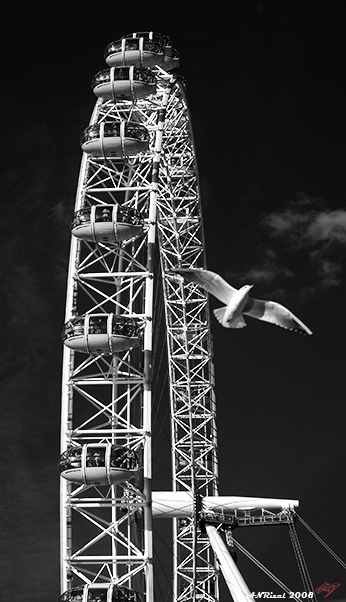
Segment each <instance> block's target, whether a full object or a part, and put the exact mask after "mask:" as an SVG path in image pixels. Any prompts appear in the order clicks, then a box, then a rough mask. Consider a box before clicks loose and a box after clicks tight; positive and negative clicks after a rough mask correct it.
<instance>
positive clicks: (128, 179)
mask: <svg viewBox="0 0 346 602" xmlns="http://www.w3.org/2000/svg"><path fill="white" fill-rule="evenodd" d="M155 74H156V76H157V90H156V93H155V95H152V96H150V97H149V98H148V99H145V100H137V101H136V103H131V102H127V101H122V102H120V103H119V102H117V103H114V102H113V101H107V100H101V99H99V100H98V101H97V103H96V106H95V110H94V112H93V115H92V118H91V121H90V124H96V123H100V122H102V121H107V122H109V121H115V122H116V121H123V120H131V121H138V122H140V123H142V124H143V125H145V126H146V128H147V129H148V130H149V132H150V148H149V152H142V153H140V154H138V155H134V156H129V157H125V158H123V159H121V160H119V159H114V158H110V157H103V156H102V157H92V156H89V155H86V154H85V153H84V154H83V158H82V164H81V170H80V178H79V184H78V189H77V195H76V204H75V211H78V210H79V209H81V208H83V207H86V206H91V205H103V204H111V203H121V204H122V205H123V204H127V205H129V206H130V207H134V208H137V209H139V210H140V211H141V212H142V215H143V216H144V218H145V222H146V226H145V233H144V235H143V236H142V237H140V238H138V239H134V240H130V241H126V242H125V243H122V245H121V246H115V245H112V244H106V243H98V244H96V243H92V242H87V241H80V240H77V239H76V238H74V237H72V241H71V253H70V264H69V266H70V267H69V275H68V290H67V302H66V321H68V320H69V319H70V318H71V317H72V316H73V315H75V314H77V315H83V316H84V315H85V316H88V315H90V314H93V313H102V312H104V313H119V314H121V315H127V316H134V315H136V316H139V317H141V318H142V320H143V337H142V340H141V343H140V346H137V347H134V348H132V349H130V350H127V351H124V352H120V353H117V354H116V355H113V356H112V355H105V354H99V355H82V354H78V353H76V352H74V351H72V350H71V349H69V348H67V347H65V348H64V360H63V385H62V419H61V422H62V427H61V451H62V452H64V451H65V450H66V449H67V447H68V446H71V445H72V446H73V445H82V444H85V443H105V442H107V443H112V444H116V445H127V446H129V447H131V448H133V449H135V450H136V451H137V452H139V454H140V456H141V459H142V466H143V472H142V473H141V475H140V476H139V477H138V478H137V479H136V480H134V481H131V482H128V483H125V484H124V485H123V486H114V485H113V486H109V487H105V486H103V487H101V486H91V485H74V484H71V483H69V482H67V481H66V480H64V479H61V558H62V561H61V590H62V591H66V590H67V589H68V588H69V587H71V586H72V585H75V583H72V578H74V579H75V580H77V581H78V582H79V583H82V584H83V583H87V584H89V583H93V584H94V583H95V584H96V583H108V582H112V583H117V584H119V585H126V586H129V587H133V588H134V589H137V590H139V591H144V592H145V593H146V600H147V602H151V601H152V600H153V570H152V568H153V567H152V558H153V551H152V524H151V521H152V518H151V508H150V500H151V486H150V483H151V391H150V366H149V364H150V353H151V340H152V288H153V281H154V273H153V269H154V268H153V263H152V261H151V259H150V257H151V255H152V252H151V251H150V247H151V245H153V244H154V241H155V231H156V206H158V232H159V245H160V257H161V267H162V281H163V295H164V302H165V311H166V329H167V346H168V356H169V367H170V368H169V370H170V373H169V376H170V378H169V380H170V398H171V418H172V449H173V452H172V453H173V456H172V458H173V461H172V466H173V475H172V476H173V489H174V490H184V491H186V490H187V491H189V492H191V494H192V496H193V497H194V499H195V500H196V504H195V506H196V512H195V516H194V517H193V518H191V519H186V520H185V522H184V523H182V521H179V520H177V519H174V550H173V557H174V563H175V566H174V575H175V594H174V596H175V599H179V600H188V599H189V600H191V599H193V600H196V599H200V598H202V597H203V599H205V600H210V601H213V600H215V599H218V587H217V569H216V567H215V561H214V559H213V555H212V553H211V548H210V544H209V542H208V540H207V538H206V536H205V535H203V534H202V533H201V532H200V531H199V529H198V523H197V512H198V500H199V496H205V495H216V494H217V453H216V452H217V449H216V427H215V399H214V375H213V364H212V349H211V340H210V329H209V311H208V303H207V298H206V295H205V293H204V292H203V291H201V290H199V289H198V288H197V287H196V286H194V285H191V284H186V283H184V282H183V281H182V279H181V278H180V277H176V276H173V275H172V273H171V269H172V268H174V267H181V266H183V267H189V266H194V267H197V266H198V267H203V266H204V265H205V259H204V245H203V233H202V214H201V204H200V198H199V187H198V178H197V168H196V158H195V151H194V145H193V139H192V132H191V128H190V120H189V113H188V108H187V105H186V101H185V96H184V89H183V86H182V85H181V83H180V82H179V81H178V79H177V78H176V77H175V76H172V75H170V74H168V73H167V72H165V71H164V70H162V69H161V68H159V67H157V68H155ZM159 164H160V170H159V176H158V178H157V168H158V166H159ZM148 250H149V252H148Z"/></svg>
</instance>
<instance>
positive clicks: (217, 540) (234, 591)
mask: <svg viewBox="0 0 346 602" xmlns="http://www.w3.org/2000/svg"><path fill="white" fill-rule="evenodd" d="M206 530H207V533H208V537H209V539H210V543H211V545H212V547H213V550H214V552H215V555H216V557H217V559H218V561H219V563H220V567H221V571H222V574H223V576H224V578H225V581H226V583H227V587H228V589H229V591H230V594H231V596H232V598H233V601H234V602H250V601H251V600H253V596H252V594H251V592H250V590H249V588H248V586H247V585H246V583H245V581H244V578H243V576H242V574H241V573H240V571H239V569H238V567H237V565H236V563H235V562H234V560H233V558H232V556H231V555H230V553H229V550H228V548H227V546H226V545H225V543H224V542H223V539H222V537H221V535H220V533H219V532H218V530H217V529H216V527H214V526H212V525H206Z"/></svg>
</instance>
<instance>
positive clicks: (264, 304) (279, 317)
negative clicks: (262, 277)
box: [243, 298, 312, 334]
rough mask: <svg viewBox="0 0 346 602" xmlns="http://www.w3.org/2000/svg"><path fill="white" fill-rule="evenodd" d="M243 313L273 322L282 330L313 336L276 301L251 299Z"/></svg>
mask: <svg viewBox="0 0 346 602" xmlns="http://www.w3.org/2000/svg"><path fill="white" fill-rule="evenodd" d="M243 313H244V314H246V315H248V316H251V318H257V320H264V321H265V322H271V323H272V324H276V326H281V327H282V328H287V329H289V330H298V331H300V332H302V333H304V334H312V332H311V330H310V329H309V328H308V327H307V326H305V324H304V323H303V322H302V321H301V320H299V318H297V317H296V316H295V315H294V314H293V313H292V312H291V311H290V310H289V309H287V308H286V307H284V306H283V305H280V303H276V302H275V301H261V300H260V299H253V298H249V300H248V302H247V304H246V306H245V307H244V309H243Z"/></svg>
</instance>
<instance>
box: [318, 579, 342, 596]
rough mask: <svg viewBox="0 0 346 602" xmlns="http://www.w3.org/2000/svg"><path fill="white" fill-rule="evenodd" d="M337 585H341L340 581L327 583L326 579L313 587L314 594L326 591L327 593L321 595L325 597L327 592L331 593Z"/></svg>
mask: <svg viewBox="0 0 346 602" xmlns="http://www.w3.org/2000/svg"><path fill="white" fill-rule="evenodd" d="M339 585H341V583H328V582H327V581H325V582H324V583H322V585H320V586H319V587H317V588H316V589H315V592H316V594H320V593H321V592H327V594H326V595H325V596H323V598H327V596H329V594H331V593H332V592H333V591H334V590H335V589H336V588H337V587H339Z"/></svg>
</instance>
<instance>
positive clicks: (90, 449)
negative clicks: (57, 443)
mask: <svg viewBox="0 0 346 602" xmlns="http://www.w3.org/2000/svg"><path fill="white" fill-rule="evenodd" d="M138 469H139V460H138V455H137V454H136V452H135V451H134V450H133V449H130V448H129V447H125V446H123V445H119V446H116V445H111V444H110V443H98V444H95V443H93V444H86V445H83V446H78V447H70V448H69V449H68V450H66V451H65V452H64V453H63V454H61V456H60V461H59V471H60V474H61V476H62V477H64V479H67V481H71V482H72V483H84V485H114V484H116V483H122V482H123V481H128V480H129V479H131V478H132V477H133V476H135V474H136V473H137V472H138Z"/></svg>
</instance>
